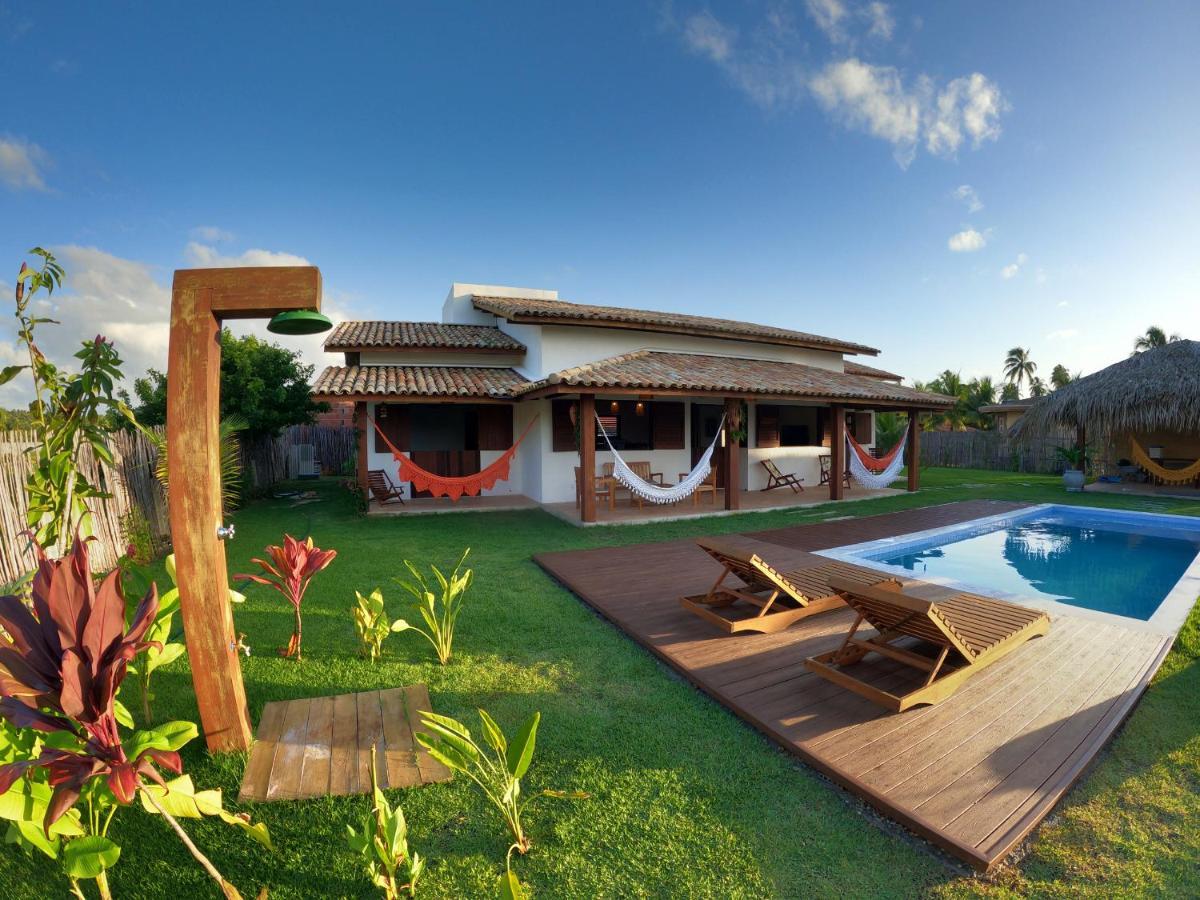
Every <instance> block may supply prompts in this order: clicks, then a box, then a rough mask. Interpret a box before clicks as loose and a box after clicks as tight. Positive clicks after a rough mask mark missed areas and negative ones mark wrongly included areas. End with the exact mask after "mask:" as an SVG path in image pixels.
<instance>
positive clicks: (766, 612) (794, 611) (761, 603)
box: [679, 538, 884, 634]
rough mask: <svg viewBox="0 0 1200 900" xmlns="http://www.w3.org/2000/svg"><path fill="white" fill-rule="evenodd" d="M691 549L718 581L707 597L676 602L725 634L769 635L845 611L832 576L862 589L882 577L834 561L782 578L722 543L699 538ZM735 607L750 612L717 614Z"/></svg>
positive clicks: (725, 541) (751, 555)
mask: <svg viewBox="0 0 1200 900" xmlns="http://www.w3.org/2000/svg"><path fill="white" fill-rule="evenodd" d="M696 545H697V546H698V547H699V548H700V549H701V550H703V551H704V552H705V553H707V554H708V555H709V556H711V557H712V558H713V559H715V560H716V561H717V562H719V563H720V564H721V566H722V569H721V575H720V577H718V578H717V580H716V581H715V582H713V586H712V587H711V588H709V590H708V593H707V594H696V595H694V596H691V597H680V598H679V602H680V604H681V605H682V606H683V608H684V609H686V610H688V611H689V612H692V613H695V614H696V615H698V616H699V617H700V618H702V619H704V620H705V621H707V622H711V623H712V624H714V625H716V626H717V627H718V628H720V629H721V630H723V631H726V632H728V633H729V634H736V633H738V632H741V631H759V632H763V633H766V634H771V633H774V632H777V631H782V630H783V629H785V628H787V627H788V626H789V625H792V624H794V623H795V622H798V621H800V620H801V619H805V618H808V617H809V616H813V615H816V614H817V613H822V612H825V611H826V610H830V609H837V608H838V607H841V606H845V601H843V600H842V598H841V596H840V595H839V594H838V593H837V592H836V591H834V590H833V589H832V588H830V586H829V581H830V579H831V578H832V577H834V576H840V577H842V578H845V579H848V580H850V581H852V582H858V581H861V582H863V583H864V584H872V583H874V582H877V581H879V580H880V579H882V578H883V577H884V576H883V575H882V574H880V573H879V572H877V571H875V570H874V569H867V568H863V567H861V566H855V565H851V564H850V563H843V562H837V561H834V560H831V561H829V562H828V563H821V564H818V565H815V566H812V567H810V568H806V569H800V570H798V571H795V572H787V573H785V572H780V571H779V570H778V569H776V568H775V567H773V566H772V565H771V564H770V563H768V562H767V561H766V560H764V559H763V558H762V557H761V556H759V555H758V553H756V552H755V551H753V550H751V549H748V548H747V547H746V546H744V545H742V544H738V543H735V542H733V541H730V540H728V539H722V538H700V539H699V540H697V541H696ZM729 579H732V580H729ZM739 581H740V585H739V584H738V582H739ZM735 604H746V605H748V606H750V607H752V608H753V609H755V610H756V612H754V613H753V614H751V615H749V616H743V617H734V616H728V615H722V614H721V612H725V613H734V612H739V611H740V609H739V608H738V607H736V606H735ZM718 610H720V611H721V612H718Z"/></svg>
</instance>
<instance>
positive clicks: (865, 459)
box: [846, 429, 908, 475]
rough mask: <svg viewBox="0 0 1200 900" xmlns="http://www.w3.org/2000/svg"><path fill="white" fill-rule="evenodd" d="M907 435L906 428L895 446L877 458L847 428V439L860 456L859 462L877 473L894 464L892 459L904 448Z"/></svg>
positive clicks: (868, 469)
mask: <svg viewBox="0 0 1200 900" xmlns="http://www.w3.org/2000/svg"><path fill="white" fill-rule="evenodd" d="M907 437H908V431H907V430H906V431H905V433H904V437H902V438H900V440H899V441H898V442H897V443H896V446H895V447H893V448H892V449H891V450H889V451H888V452H887V454H886V455H885V456H881V457H879V458H878V459H876V458H875V457H874V456H872V455H871V454H870V453H868V452H867V451H866V450H864V449H863V447H862V444H860V443H859V442H858V441H856V440H855V439H854V435H852V434H851V433H850V430H849V429H847V430H846V440H848V441H849V442H850V446H851V447H852V448H853V449H854V453H855V455H856V456H858V459H859V462H861V463H862V464H863V468H865V469H866V470H867V471H869V472H874V473H875V474H877V475H878V474H879V473H880V472H883V471H884V470H885V469H887V467H888V466H890V465H891V464H892V460H893V459H895V458H896V454H897V453H899V452H900V451H901V450H903V449H904V445H905V444H906V443H907V440H906V439H907Z"/></svg>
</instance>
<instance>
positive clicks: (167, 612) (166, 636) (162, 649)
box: [129, 554, 187, 725]
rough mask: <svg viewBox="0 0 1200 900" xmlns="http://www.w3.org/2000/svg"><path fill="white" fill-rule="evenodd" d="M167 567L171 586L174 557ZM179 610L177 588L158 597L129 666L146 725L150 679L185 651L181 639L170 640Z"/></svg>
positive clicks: (150, 719)
mask: <svg viewBox="0 0 1200 900" xmlns="http://www.w3.org/2000/svg"><path fill="white" fill-rule="evenodd" d="M166 566H167V575H169V576H170V578H171V583H172V584H173V585H175V584H176V581H175V556H174V554H172V555H170V556H168V557H167V561H166ZM139 574H140V573H139ZM178 611H179V588H178V587H177V586H175V587H172V588H171V589H170V590H169V591H167V592H166V593H164V594H163V595H162V596H161V597H159V600H158V610H157V611H156V612H155V614H154V621H153V622H152V623H151V625H150V628H149V629H148V630H147V632H146V643H145V646H144V647H143V648H142V649H141V650H140V651H139V653H138V655H137V656H136V657H134V659H133V660H131V661H130V664H129V674H131V675H133V676H135V677H136V678H137V684H138V689H139V693H140V695H141V701H142V723H143V724H145V725H150V724H152V723H153V722H154V712H153V710H152V709H151V706H150V704H151V702H152V701H153V700H154V693H153V692H152V691H151V690H150V677H151V676H152V675H153V674H154V671H155V670H156V669H159V668H161V667H162V666H165V665H167V664H168V663H171V662H174V661H175V660H177V659H179V657H181V656H183V654H184V652H185V651H186V649H187V648H186V647H185V646H184V643H183V641H182V640H179V641H172V640H171V629H172V625H173V624H174V621H175V613H177V612H178Z"/></svg>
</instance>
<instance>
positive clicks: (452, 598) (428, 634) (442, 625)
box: [392, 547, 475, 666]
mask: <svg viewBox="0 0 1200 900" xmlns="http://www.w3.org/2000/svg"><path fill="white" fill-rule="evenodd" d="M470 552H471V548H470V547H468V548H467V549H466V550H464V551H463V553H462V556H460V557H459V558H458V563H457V564H456V565H455V566H454V571H452V572H451V573H450V577H449V578H447V577H446V576H445V575H443V574H442V572H441V570H440V569H439V568H438V567H437V566H435V565H430V567H429V568H430V571H432V572H433V576H434V578H435V579H436V580H437V585H438V591H439V593H437V594H435V593H434V592H433V590H432V588H431V587H430V584H429V582H428V581H426V579H425V576H424V575H422V574H421V571H420V570H419V569H418V568H417V567H416V566H415V565H413V564H412V563H411V562H409V561H408V560H407V559H406V560H404V565H405V568H407V569H408V571H409V572H411V573H412V576H413V581H404V580H402V579H399V578H394V579H392V580H393V581H395V582H396V583H397V584H399V585H400V586H401V587H403V588H404V589H405V590H406V591H408V592H409V593H410V594H412V595H413V596H414V597H415V598H416V600H417V611H418V612H420V613H421V618H422V619H424V620H425V625H426V626H427V627H428V629H429V630H428V631H426V630H425V629H424V628H421V627H419V626H417V625H412V624H410V623H408V622H406V621H405V620H404V619H397V620H396V621H395V622H394V623H393V624H392V630H393V631H415V632H417V634H420V635H423V636H424V638H425V640H427V641H429V643H431V644H433V649H434V651H435V652H436V653H437V658H438V662H439V663H441V664H442V665H443V666H444V665H446V663H448V662H450V654H451V653H452V652H453V650H454V628H455V625H456V624H457V623H458V616H459V613H461V612H462V605H463V600H464V599H466V595H467V590H468V589H469V588H470V587H471V583H472V582H473V581H474V580H475V574H474V572H472V571H471V570H470V569H466V570H465V571H464V570H463V563H464V562H466V559H467V554H469V553H470Z"/></svg>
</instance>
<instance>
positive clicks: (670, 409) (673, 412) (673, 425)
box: [650, 402, 684, 450]
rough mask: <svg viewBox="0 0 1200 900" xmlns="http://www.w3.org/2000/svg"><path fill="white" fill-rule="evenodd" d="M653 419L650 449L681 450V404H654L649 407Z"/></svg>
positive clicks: (682, 441)
mask: <svg viewBox="0 0 1200 900" xmlns="http://www.w3.org/2000/svg"><path fill="white" fill-rule="evenodd" d="M650 412H651V415H652V416H653V417H654V418H653V420H652V422H651V425H652V428H653V432H652V434H651V437H650V447H651V449H653V450H682V449H683V446H684V440H683V404H682V403H676V402H669V403H654V404H652V405H651V407H650Z"/></svg>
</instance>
